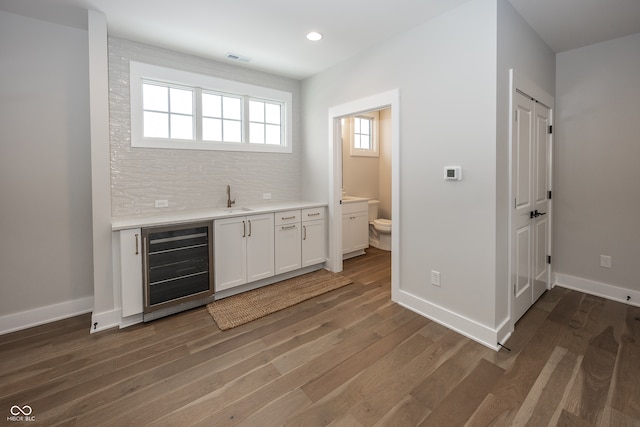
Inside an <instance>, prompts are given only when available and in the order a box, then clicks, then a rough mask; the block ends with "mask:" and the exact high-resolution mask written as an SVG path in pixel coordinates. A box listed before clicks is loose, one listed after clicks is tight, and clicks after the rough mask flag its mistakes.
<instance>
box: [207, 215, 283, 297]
mask: <svg viewBox="0 0 640 427" xmlns="http://www.w3.org/2000/svg"><path fill="white" fill-rule="evenodd" d="M214 234H215V238H214V239H215V253H214V260H215V261H214V264H215V272H214V275H215V276H214V277H215V290H216V292H218V291H223V290H225V289H230V288H233V287H235V286H239V285H244V284H245V283H249V282H254V281H256V280H260V279H265V278H267V277H271V276H273V271H274V263H273V214H271V213H269V214H260V215H248V216H243V217H233V218H225V219H218V220H215V221H214Z"/></svg>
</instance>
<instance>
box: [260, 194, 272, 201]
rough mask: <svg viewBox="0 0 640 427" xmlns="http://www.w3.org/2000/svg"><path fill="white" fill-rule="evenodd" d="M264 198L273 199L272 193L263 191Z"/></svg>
mask: <svg viewBox="0 0 640 427" xmlns="http://www.w3.org/2000/svg"><path fill="white" fill-rule="evenodd" d="M262 198H263V199H264V200H270V199H271V193H262Z"/></svg>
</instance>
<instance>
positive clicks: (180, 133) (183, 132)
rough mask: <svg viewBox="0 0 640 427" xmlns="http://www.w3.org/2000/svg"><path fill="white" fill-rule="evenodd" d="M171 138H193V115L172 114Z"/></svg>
mask: <svg viewBox="0 0 640 427" xmlns="http://www.w3.org/2000/svg"><path fill="white" fill-rule="evenodd" d="M171 138H176V139H193V120H192V118H191V116H178V115H175V114H172V115H171Z"/></svg>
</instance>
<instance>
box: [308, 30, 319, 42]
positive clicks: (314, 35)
mask: <svg viewBox="0 0 640 427" xmlns="http://www.w3.org/2000/svg"><path fill="white" fill-rule="evenodd" d="M307 40H310V41H312V42H317V41H319V40H322V34H320V33H319V32H317V31H311V32H310V33H309V34H307Z"/></svg>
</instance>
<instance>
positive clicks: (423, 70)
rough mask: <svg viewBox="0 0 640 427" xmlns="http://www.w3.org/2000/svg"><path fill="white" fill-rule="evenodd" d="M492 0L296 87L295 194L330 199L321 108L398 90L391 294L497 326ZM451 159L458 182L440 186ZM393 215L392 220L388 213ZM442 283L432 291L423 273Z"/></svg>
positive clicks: (447, 15) (456, 11)
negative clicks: (394, 285) (460, 174)
mask: <svg viewBox="0 0 640 427" xmlns="http://www.w3.org/2000/svg"><path fill="white" fill-rule="evenodd" d="M496 26H497V23H496V9H495V0H493V1H492V0H472V1H470V2H468V3H465V4H464V5H462V6H460V7H458V8H456V9H454V10H452V11H450V12H448V13H445V14H444V15H442V16H439V17H437V18H435V19H433V20H431V21H429V22H427V23H425V24H424V25H421V26H419V27H417V28H415V29H414V30H411V31H408V32H406V33H404V34H402V35H400V36H398V37H396V38H394V39H392V40H389V41H388V42H386V43H384V44H382V45H379V46H376V47H375V48H373V49H371V50H369V51H367V52H364V53H363V54H361V55H358V56H356V57H354V58H352V59H350V60H348V61H346V62H344V63H342V64H339V65H338V66H335V67H333V68H331V69H329V70H327V71H324V72H322V73H319V74H318V75H315V76H313V77H311V78H309V79H307V80H305V81H304V82H303V101H304V108H303V114H304V123H305V127H304V132H305V133H304V138H305V150H304V155H303V170H305V171H309V172H308V173H305V187H304V194H326V195H327V194H329V188H328V184H327V183H328V181H329V179H328V173H329V172H328V167H327V165H326V164H325V165H322V162H320V161H318V159H328V158H329V154H328V145H329V136H328V126H327V123H328V109H329V108H331V107H334V106H337V105H341V104H345V103H347V102H350V101H353V100H356V99H360V98H364V97H366V96H370V95H373V94H377V93H382V92H385V91H388V90H392V89H395V88H399V90H400V112H399V113H400V139H401V140H400V159H399V161H400V165H401V166H400V183H399V184H400V193H401V194H400V195H399V196H400V217H399V218H398V217H394V219H395V220H396V221H397V223H398V224H399V226H400V227H401V228H400V230H396V229H394V230H393V233H396V232H398V233H400V235H399V240H400V252H401V258H400V282H401V283H400V287H401V290H402V291H403V292H405V293H406V295H410V296H411V297H412V298H416V299H420V300H422V301H429V302H430V303H431V304H433V307H436V306H437V307H439V308H441V309H443V310H446V311H450V312H454V313H458V314H460V315H463V316H466V318H468V319H472V320H473V321H474V322H478V323H480V324H483V325H487V326H488V327H490V328H493V327H494V325H495V307H494V303H495V235H496V234H495V227H496V224H495V206H496V202H495V189H496V183H495V180H496V178H495V159H496V153H495V149H496V146H495V141H496V134H495V132H496V121H495V112H496ZM451 164H459V165H461V166H462V167H463V169H464V175H465V179H464V180H463V181H460V182H455V183H453V182H445V181H444V180H443V167H444V166H446V165H451ZM394 215H395V213H394ZM431 269H434V270H437V271H440V272H441V273H442V287H440V288H437V287H434V286H432V285H431V284H430V278H429V277H430V270H431Z"/></svg>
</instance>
